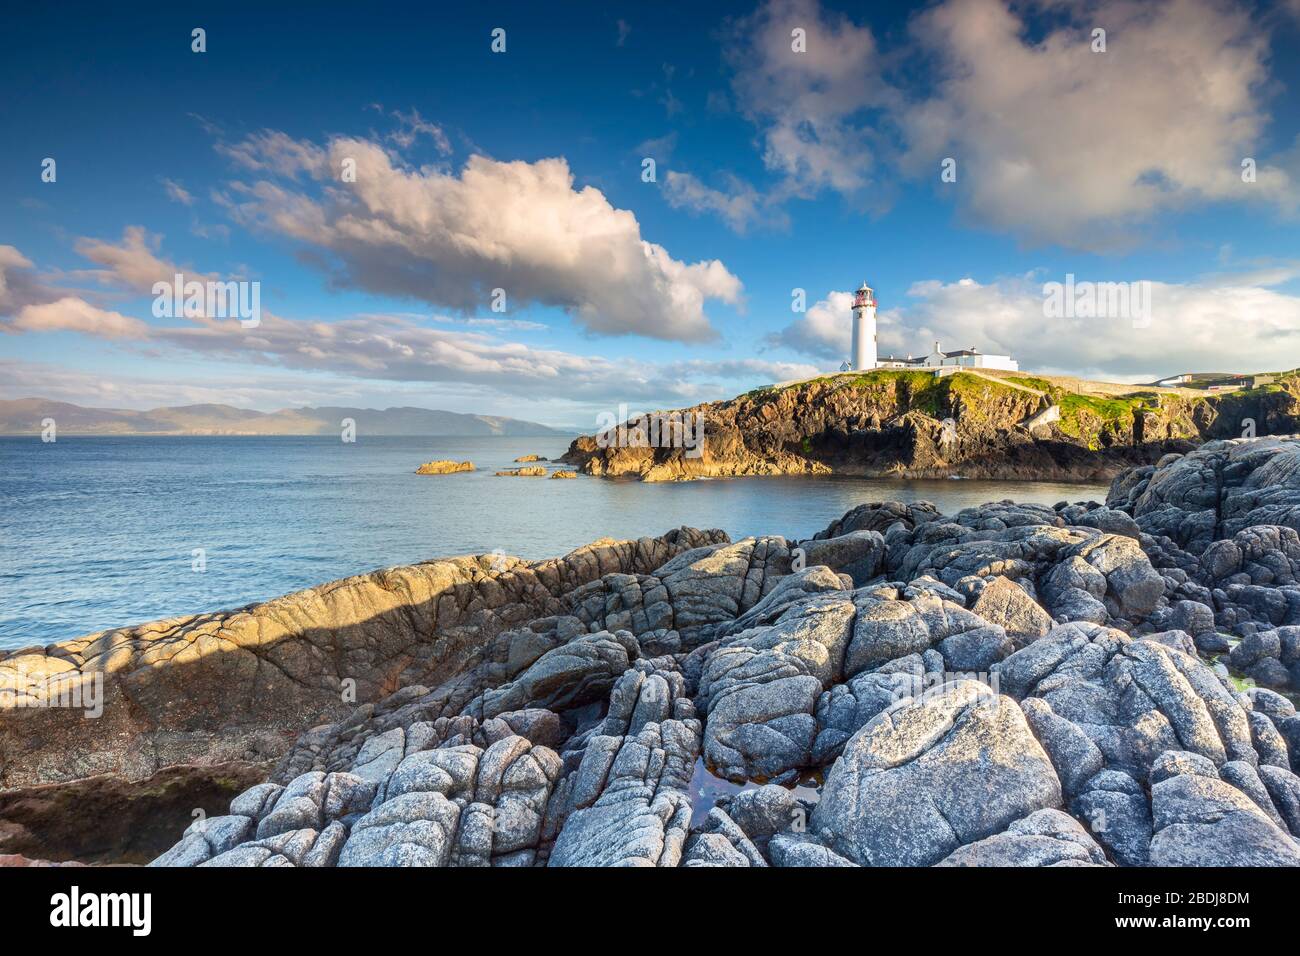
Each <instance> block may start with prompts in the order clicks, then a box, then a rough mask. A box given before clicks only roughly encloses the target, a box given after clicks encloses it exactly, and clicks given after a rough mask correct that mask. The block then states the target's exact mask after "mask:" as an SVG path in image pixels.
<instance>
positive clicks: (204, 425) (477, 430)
mask: <svg viewBox="0 0 1300 956" xmlns="http://www.w3.org/2000/svg"><path fill="white" fill-rule="evenodd" d="M47 418H52V419H54V422H55V426H56V428H57V429H58V434H59V435H333V434H338V433H339V432H340V431H341V429H342V425H341V424H340V423H341V422H342V421H343V419H345V418H351V419H352V420H353V421H355V422H356V427H357V434H358V435H363V436H364V435H517V436H529V435H531V436H544V435H564V434H569V433H568V432H565V431H563V430H561V429H557V428H550V427H548V426H546V425H539V424H538V423H537V422H526V421H521V420H520V419H517V418H501V417H499V416H496V415H466V414H462V413H460V412H444V411H440V410H438V409H434V408H384V409H378V408H348V407H346V406H341V405H340V406H325V407H322V408H282V409H280V410H279V411H278V412H256V411H251V410H249V409H246V408H235V407H233V406H231V405H180V406H176V407H174V408H151V409H149V410H148V411H134V410H131V409H126V408H84V407H83V406H81V405H71V404H69V403H67V402H55V401H50V400H49V399H44V398H19V399H12V400H7V401H0V435H37V434H40V432H41V428H42V425H41V422H42V421H43V420H44V419H47Z"/></svg>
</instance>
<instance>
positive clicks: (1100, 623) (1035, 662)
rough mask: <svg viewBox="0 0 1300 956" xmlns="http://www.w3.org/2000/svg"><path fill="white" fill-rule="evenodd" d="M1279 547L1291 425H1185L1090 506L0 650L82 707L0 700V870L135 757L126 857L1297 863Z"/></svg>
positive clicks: (382, 586) (458, 578)
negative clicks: (133, 830) (147, 849)
mask: <svg viewBox="0 0 1300 956" xmlns="http://www.w3.org/2000/svg"><path fill="white" fill-rule="evenodd" d="M1297 529H1300V438H1263V439H1258V440H1231V441H1212V442H1209V443H1206V444H1204V445H1202V446H1201V447H1200V448H1199V449H1197V450H1194V451H1191V452H1189V453H1187V454H1170V455H1167V456H1164V457H1162V458H1161V459H1160V460H1159V461H1158V462H1156V463H1153V464H1148V465H1142V466H1139V467H1135V468H1132V469H1129V470H1126V471H1124V472H1123V473H1121V474H1120V475H1119V476H1117V477H1116V479H1115V481H1114V482H1113V484H1112V486H1111V490H1110V493H1109V495H1108V496H1107V500H1106V502H1104V503H1102V502H1083V503H1076V504H1069V503H1066V502H1061V503H1058V504H1057V505H1055V506H1052V507H1048V506H1043V505H1027V504H1016V503H1013V502H1010V501H1003V502H995V503H990V504H987V505H984V506H982V507H979V508H971V509H967V510H964V511H961V512H959V513H957V514H953V515H944V514H941V513H940V512H939V511H938V510H937V509H936V508H934V507H933V506H931V505H928V504H926V503H923V502H922V503H912V504H903V503H898V502H874V503H865V504H862V505H860V506H858V507H856V508H854V509H853V510H851V511H849V512H848V513H847V514H845V515H843V516H841V517H839V518H836V519H834V520H833V521H831V522H830V524H829V525H828V526H827V527H826V528H825V529H824V530H823V531H821V532H819V533H817V534H816V535H814V536H813V537H812V538H809V539H806V540H796V539H791V538H787V537H785V536H781V535H778V534H773V535H767V536H762V537H757V538H746V539H744V540H740V541H734V542H733V541H730V540H728V539H727V537H726V535H724V534H723V533H721V532H717V531H711V532H702V531H695V530H692V529H685V528H684V529H679V530H677V531H674V532H671V533H669V534H667V535H664V536H663V537H660V538H647V539H641V540H639V541H636V542H601V543H598V544H596V545H593V546H591V547H589V548H586V549H581V550H579V551H576V552H574V553H573V554H571V555H568V556H566V557H565V558H562V559H557V560H554V561H550V562H524V561H517V560H515V559H505V562H504V564H500V563H497V564H494V561H493V556H490V555H484V556H480V557H474V558H458V559H453V560H449V561H440V562H430V563H428V564H423V565H414V566H411V567H406V568H395V569H390V570H387V571H381V572H375V573H374V574H372V575H364V576H361V577H358V578H350V579H347V580H345V581H339V582H334V583H332V584H328V585H323V586H321V587H319V588H313V589H310V590H309V591H304V592H300V593H298V594H294V595H288V596H286V597H284V598H280V599H277V600H276V601H271V602H267V603H266V604H262V605H255V606H251V607H249V608H244V609H241V610H239V611H234V612H229V613H225V614H220V615H205V616H198V617H193V618H185V619H180V620H173V621H165V622H158V623H155V624H150V625H142V626H140V627H135V628H126V629H122V630H119V631H110V632H105V633H104V634H98V635H91V636H90V637H88V638H83V639H81V640H80V641H73V642H68V643H65V644H61V645H53V646H51V647H48V648H44V649H32V650H27V651H20V652H16V653H11V654H9V655H7V656H4V657H0V689H4V688H6V687H8V688H11V689H13V688H27V690H24V691H23V692H24V693H32V692H33V691H31V690H30V688H32V687H34V686H36V685H38V684H39V683H40V679H42V678H44V677H46V676H48V675H52V674H68V673H72V674H75V675H76V677H77V678H78V679H82V680H89V679H91V678H93V677H94V676H95V675H97V674H98V675H102V679H103V680H104V681H105V685H106V690H105V695H104V700H103V716H102V717H99V718H98V719H95V720H85V719H83V718H82V716H81V714H80V713H75V712H72V711H68V710H64V709H52V708H45V709H42V708H19V707H16V706H14V705H13V702H12V700H9V701H7V702H5V703H4V704H3V706H2V707H0V761H2V763H3V766H2V767H0V774H2V776H0V785H3V788H4V790H3V792H0V797H5V796H8V797H9V798H10V799H9V802H8V803H0V853H3V852H8V853H21V854H23V855H24V856H27V857H32V858H44V859H55V860H58V859H68V858H74V857H77V854H76V853H75V852H71V851H70V850H71V848H72V846H73V844H74V843H75V842H76V840H75V838H74V835H69V834H66V833H65V834H62V836H63V837H64V843H63V845H62V846H55V844H57V842H58V841H57V839H54V836H57V835H58V834H57V833H55V834H53V835H51V834H48V833H47V834H42V831H40V829H39V827H40V826H41V825H42V824H43V823H47V824H49V825H51V826H53V825H55V824H54V823H50V818H49V817H48V816H47V817H45V818H41V817H39V815H37V816H36V817H33V816H32V814H33V813H35V811H34V810H33V809H32V808H33V807H34V806H36V805H37V804H34V803H32V802H31V801H33V800H35V799H36V797H37V796H39V795H40V794H42V793H43V794H45V795H46V800H47V802H49V801H51V800H53V799H55V796H54V795H55V794H58V793H60V792H62V793H64V794H65V797H64V801H65V803H64V805H65V812H66V806H67V805H68V801H69V800H70V799H71V798H70V797H69V796H67V795H68V794H70V793H72V792H73V791H72V790H71V789H70V788H74V787H83V788H85V787H89V788H90V790H91V792H92V793H94V794H97V795H98V796H99V797H100V798H101V799H108V798H110V797H111V798H112V799H116V800H120V801H122V802H123V803H124V804H126V805H129V804H130V801H131V800H132V797H131V787H132V784H133V782H135V786H136V788H137V790H138V793H137V795H136V797H135V799H137V800H139V801H147V800H149V799H150V798H149V797H148V796H146V795H145V792H146V791H162V790H165V789H166V787H165V786H163V785H162V784H161V783H160V781H161V780H162V779H164V776H165V775H166V774H169V773H170V774H172V775H173V777H174V778H175V780H176V781H186V782H188V784H189V785H190V787H189V790H188V791H186V792H184V793H183V794H181V795H179V796H177V797H176V799H174V800H165V799H163V798H161V797H157V796H155V797H154V798H152V799H154V801H155V803H154V806H155V808H157V807H161V808H162V809H163V810H164V811H165V812H164V813H162V816H163V817H166V819H167V820H169V821H171V822H172V823H173V825H174V830H173V831H172V837H171V839H170V840H168V841H167V842H165V843H158V844H157V845H156V849H155V853H154V855H155V856H156V859H155V861H154V862H155V863H156V864H158V865H169V866H196V865H208V866H274V865H286V864H292V865H298V866H356V865H383V866H398V865H419V866H484V865H493V866H542V865H546V866H596V865H640V866H759V867H763V866H778V867H784V866H899V865H917V866H929V865H943V866H984V865H1021V866H1057V865H1059V866H1135V865H1156V866H1183V865H1285V866H1293V865H1300V842H1297V838H1298V837H1300V777H1297V775H1296V771H1297V770H1298V769H1300V715H1297V713H1296V709H1295V704H1294V700H1293V698H1294V695H1295V692H1296V690H1297V688H1300V638H1298V637H1297V635H1300V582H1297V574H1300V534H1297ZM497 561H498V562H499V561H500V559H499V558H497ZM0 701H3V698H0ZM239 767H252V768H254V772H256V773H260V774H261V779H260V780H259V781H257V782H256V783H253V784H252V785H251V786H249V785H247V784H244V785H239V784H236V783H235V782H234V781H233V780H230V781H227V782H226V785H225V788H224V789H220V788H213V789H211V790H210V791H209V792H208V793H207V794H206V795H203V794H200V793H198V792H197V791H198V790H199V789H201V787H199V786H198V784H197V783H196V782H195V781H197V780H198V779H200V777H201V776H202V774H206V775H207V776H208V777H212V776H214V775H216V774H218V773H219V772H220V771H222V770H224V769H226V768H239ZM706 789H707V790H709V791H710V792H714V793H721V794H722V796H720V797H718V798H716V799H709V800H702V799H701V792H702V790H706ZM33 795H36V796H33ZM24 799H25V800H26V801H27V802H26V803H24ZM187 801H188V802H187ZM193 808H203V809H205V810H206V811H207V812H206V815H204V816H202V817H200V818H199V819H197V820H196V819H194V814H193V812H192V810H193ZM24 812H25V813H27V814H28V815H29V816H28V818H27V819H26V820H25V821H24V820H23V819H21V815H22V814H23V813H24ZM16 817H18V818H19V819H16ZM191 821H193V822H191ZM187 825H188V826H187ZM6 827H7V828H8V829H7V830H6V829H5V828H6ZM20 830H22V831H23V832H25V833H26V834H27V835H28V836H27V842H26V843H23V842H22V841H21V840H15V839H12V838H11V839H9V841H8V842H5V834H6V833H10V834H12V833H16V832H18V831H20ZM41 835H44V836H46V837H47V839H46V840H45V843H44V844H42V843H41V841H40V839H38V837H39V836H41ZM168 846H170V849H168V848H167V847H168ZM164 851H165V852H164ZM158 854H160V855H158ZM142 855H143V846H142V845H137V847H136V850H135V856H136V857H139V856H142ZM99 858H100V859H109V858H111V854H108V853H104V854H101V856H100V857H99Z"/></svg>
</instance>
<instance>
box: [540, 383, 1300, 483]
mask: <svg viewBox="0 0 1300 956" xmlns="http://www.w3.org/2000/svg"><path fill="white" fill-rule="evenodd" d="M950 371H951V370H945V372H944V374H942V375H936V374H935V373H934V372H933V371H913V370H900V369H877V370H875V371H873V372H867V373H861V372H852V373H844V374H840V375H830V376H825V377H822V378H817V379H812V380H809V381H803V382H797V383H793V384H789V385H778V386H770V387H767V388H760V389H756V390H754V391H752V392H748V393H746V394H744V395H741V396H739V397H737V398H733V399H730V400H729V401H722V402H709V403H706V404H702V405H696V406H693V407H692V408H689V409H681V410H678V411H674V412H660V413H655V415H656V416H659V417H661V418H665V417H666V418H669V419H674V420H675V421H698V422H699V423H700V424H702V427H703V440H702V441H700V442H699V443H698V446H697V447H691V444H692V443H685V442H682V441H677V440H674V439H676V438H678V437H679V432H676V431H670V430H667V429H665V432H666V435H667V437H665V438H661V439H660V440H659V441H657V442H655V441H653V440H650V439H649V436H651V435H652V434H655V433H657V432H658V431H659V429H657V428H652V426H651V424H650V422H649V417H648V416H642V417H638V418H636V419H633V421H631V422H629V423H627V425H630V426H632V427H631V428H627V427H620V428H619V429H613V430H610V431H608V432H606V433H605V435H604V437H603V438H602V436H601V435H600V434H597V435H584V436H582V437H580V438H578V439H576V440H575V441H574V442H573V443H572V444H571V445H570V446H569V450H568V452H566V453H565V455H564V456H562V458H561V459H560V460H561V461H563V462H565V463H566V464H569V465H574V466H576V467H577V468H578V470H580V471H582V472H585V473H586V474H589V475H600V476H604V477H608V478H633V479H639V480H642V481H684V480H690V479H693V478H716V477H730V476H739V475H826V474H837V475H850V476H862V477H911V478H942V477H947V476H950V475H960V476H962V477H967V478H990V479H1000V480H1027V479H1032V480H1040V481H1097V480H1105V479H1109V478H1111V477H1113V476H1114V475H1116V474H1117V473H1118V472H1120V471H1122V470H1123V469H1124V468H1127V467H1130V466H1132V465H1139V464H1152V463H1154V462H1155V461H1157V460H1158V459H1159V458H1160V457H1161V456H1162V455H1165V454H1168V453H1170V452H1186V451H1189V450H1191V449H1192V448H1194V447H1196V446H1197V445H1199V444H1200V443H1201V442H1204V441H1206V440H1208V439H1215V438H1237V437H1242V436H1243V435H1250V436H1253V435H1265V434H1272V435H1277V434H1289V433H1293V432H1296V431H1300V376H1298V375H1297V374H1296V373H1294V372H1289V373H1284V374H1279V375H1276V376H1272V377H1271V378H1272V380H1271V381H1269V382H1268V383H1267V384H1262V385H1260V386H1258V387H1251V388H1242V389H1238V390H1236V391H1230V392H1224V393H1207V392H1201V391H1196V390H1193V389H1188V388H1154V387H1136V386H1134V387H1122V386H1112V385H1106V384H1103V383H1095V382H1086V381H1082V380H1075V379H1069V380H1066V379H1050V378H1042V377H1036V376H1033V375H1026V374H1021V373H1011V372H994V371H985V370H965V371H957V372H955V373H954V374H949V372H950ZM621 424H622V423H621ZM637 426H640V427H639V431H638V427H637ZM639 438H640V439H642V440H638V439H639ZM654 445H657V446H658V447H652V446H654Z"/></svg>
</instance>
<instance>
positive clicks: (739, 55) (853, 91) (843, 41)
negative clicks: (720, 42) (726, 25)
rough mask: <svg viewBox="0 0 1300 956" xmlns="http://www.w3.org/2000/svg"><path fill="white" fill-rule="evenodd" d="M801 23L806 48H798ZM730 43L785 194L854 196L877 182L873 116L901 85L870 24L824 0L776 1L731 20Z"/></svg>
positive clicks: (743, 100) (766, 156)
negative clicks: (884, 61)
mask: <svg viewBox="0 0 1300 956" xmlns="http://www.w3.org/2000/svg"><path fill="white" fill-rule="evenodd" d="M795 29H802V30H804V31H805V34H806V38H807V48H806V52H795V51H794V50H793V49H792V42H793V40H792V37H791V31H793V30H795ZM727 51H728V53H727V58H728V61H729V63H730V64H731V66H732V67H733V68H734V69H735V76H734V78H733V80H732V89H733V91H734V93H735V95H736V100H737V103H738V106H739V108H740V111H741V112H742V113H743V114H744V115H745V116H746V117H748V118H749V119H751V120H752V121H753V122H755V123H756V124H757V125H758V126H759V128H760V130H761V136H762V142H763V162H764V164H765V165H766V166H767V167H768V169H770V170H772V171H774V172H776V173H778V174H779V175H781V177H782V178H783V182H782V185H781V186H780V187H778V190H777V193H778V194H780V195H798V196H810V195H813V194H815V193H816V192H818V191H820V190H822V189H825V188H830V189H833V190H835V191H837V192H839V193H843V194H846V195H856V194H859V193H861V192H862V191H863V190H865V189H866V188H867V187H868V186H870V185H872V183H873V178H874V169H873V167H874V162H875V155H876V151H877V148H878V143H879V140H873V138H872V137H871V135H870V130H869V129H868V126H867V124H866V114H867V113H868V111H871V110H877V109H880V108H883V107H886V106H888V105H890V104H892V103H894V102H895V101H896V93H895V91H894V90H893V89H892V88H891V87H890V86H889V85H888V84H887V83H886V82H885V81H884V79H883V77H882V75H881V72H880V62H881V60H880V56H879V53H878V50H877V48H876V42H875V39H874V37H873V36H872V34H871V31H870V30H869V29H867V28H866V27H859V26H857V25H856V24H854V23H853V22H852V21H850V20H849V19H848V18H847V17H845V16H843V15H842V14H832V13H829V12H827V11H824V10H822V9H821V7H820V5H819V4H818V3H817V0H768V2H767V3H765V4H763V6H761V7H760V8H759V9H758V10H757V11H756V12H755V13H753V14H752V15H751V16H749V17H746V18H744V19H742V20H739V21H738V22H736V23H735V24H733V29H732V30H731V31H730V37H729V42H728V45H727Z"/></svg>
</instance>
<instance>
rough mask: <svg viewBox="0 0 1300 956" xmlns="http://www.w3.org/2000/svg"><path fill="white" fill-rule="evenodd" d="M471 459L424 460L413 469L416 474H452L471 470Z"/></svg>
mask: <svg viewBox="0 0 1300 956" xmlns="http://www.w3.org/2000/svg"><path fill="white" fill-rule="evenodd" d="M473 470H474V463H473V462H472V461H451V460H450V459H447V458H442V459H439V460H438V461H426V462H425V463H424V464H423V465H421V466H420V467H419V468H417V469H415V473H416V474H417V475H454V474H457V473H458V472H462V471H473Z"/></svg>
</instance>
